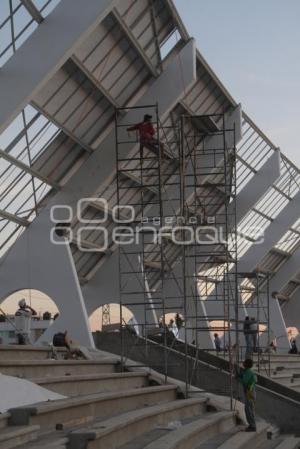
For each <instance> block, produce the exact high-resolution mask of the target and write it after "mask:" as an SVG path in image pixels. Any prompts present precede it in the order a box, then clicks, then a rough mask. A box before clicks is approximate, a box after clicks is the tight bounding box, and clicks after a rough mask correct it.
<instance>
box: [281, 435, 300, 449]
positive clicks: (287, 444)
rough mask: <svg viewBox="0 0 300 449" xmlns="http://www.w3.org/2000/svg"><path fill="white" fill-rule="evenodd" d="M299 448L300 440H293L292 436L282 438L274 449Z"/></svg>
mask: <svg viewBox="0 0 300 449" xmlns="http://www.w3.org/2000/svg"><path fill="white" fill-rule="evenodd" d="M299 448H300V438H295V437H293V436H291V437H288V438H284V439H283V440H282V441H281V442H280V443H279V444H278V446H276V449H299Z"/></svg>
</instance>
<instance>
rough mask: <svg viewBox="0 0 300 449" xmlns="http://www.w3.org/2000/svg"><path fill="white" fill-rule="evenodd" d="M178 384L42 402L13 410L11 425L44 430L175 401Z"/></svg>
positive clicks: (85, 422) (11, 411)
mask: <svg viewBox="0 0 300 449" xmlns="http://www.w3.org/2000/svg"><path fill="white" fill-rule="evenodd" d="M176 397H177V387H176V386H175V385H162V386H154V387H145V388H135V389H131V390H125V391H118V392H113V393H97V394H92V395H87V396H79V397H74V398H68V399H61V400H58V401H51V402H41V403H39V404H35V405H32V406H29V407H27V406H25V407H18V408H14V409H11V410H9V413H10V414H11V418H10V420H9V424H10V425H26V424H30V425H35V424H37V425H39V426H40V427H41V430H42V431H51V430H55V429H61V428H66V427H72V426H78V425H84V424H87V423H89V422H92V421H94V420H95V419H97V418H98V419H104V418H107V417H112V416H116V415H118V414H120V413H124V412H126V411H130V410H133V409H139V408H143V407H145V406H150V405H154V404H162V403H166V402H171V401H174V400H175V399H176Z"/></svg>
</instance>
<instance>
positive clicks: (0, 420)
mask: <svg viewBox="0 0 300 449" xmlns="http://www.w3.org/2000/svg"><path fill="white" fill-rule="evenodd" d="M9 417H10V414H9V413H0V431H1V429H4V428H5V427H7V426H8V419H9Z"/></svg>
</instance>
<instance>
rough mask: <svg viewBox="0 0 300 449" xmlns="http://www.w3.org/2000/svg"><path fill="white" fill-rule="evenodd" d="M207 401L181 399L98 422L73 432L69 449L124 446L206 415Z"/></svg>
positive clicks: (202, 399) (70, 435) (110, 448)
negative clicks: (141, 436)
mask: <svg viewBox="0 0 300 449" xmlns="http://www.w3.org/2000/svg"><path fill="white" fill-rule="evenodd" d="M207 402H208V401H207V399H206V398H201V399H200V398H197V399H180V400H176V401H172V402H169V403H164V404H159V405H155V406H151V407H144V408H143V409H140V410H132V411H129V412H127V413H123V414H122V415H119V416H115V417H113V418H110V419H107V420H105V421H100V422H98V423H94V424H93V425H91V426H90V427H89V428H86V429H81V430H77V431H74V432H71V433H70V434H69V446H68V449H79V448H80V449H95V448H100V447H103V448H106V449H113V448H117V447H121V446H122V445H124V444H126V443H128V442H129V441H132V440H133V439H135V438H138V437H139V436H140V435H143V434H146V433H147V432H150V431H151V430H152V429H155V428H157V427H162V426H166V425H168V424H169V423H171V422H174V421H178V420H179V421H180V420H182V419H185V418H188V417H193V416H194V417H196V416H199V417H200V416H203V415H205V414H206V413H207V412H206V409H207ZM213 415H215V413H214V414H213ZM230 419H232V414H230Z"/></svg>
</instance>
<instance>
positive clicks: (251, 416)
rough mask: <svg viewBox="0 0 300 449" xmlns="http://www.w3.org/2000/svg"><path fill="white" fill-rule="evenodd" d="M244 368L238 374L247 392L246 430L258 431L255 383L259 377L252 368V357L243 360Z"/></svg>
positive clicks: (245, 392)
mask: <svg viewBox="0 0 300 449" xmlns="http://www.w3.org/2000/svg"><path fill="white" fill-rule="evenodd" d="M243 366H244V369H241V371H240V373H239V374H238V379H239V381H240V382H241V384H242V385H243V388H244V394H245V414H246V419H247V422H248V427H247V428H246V432H256V422H255V399H256V393H255V385H256V382H257V377H256V374H255V373H254V371H253V370H252V367H253V361H252V360H251V359H246V360H245V361H244V362H243Z"/></svg>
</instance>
